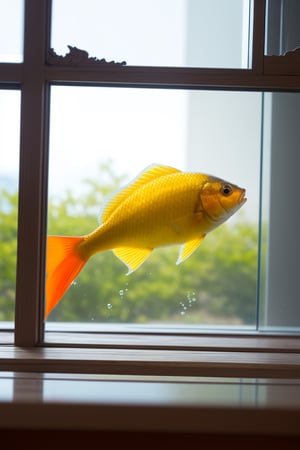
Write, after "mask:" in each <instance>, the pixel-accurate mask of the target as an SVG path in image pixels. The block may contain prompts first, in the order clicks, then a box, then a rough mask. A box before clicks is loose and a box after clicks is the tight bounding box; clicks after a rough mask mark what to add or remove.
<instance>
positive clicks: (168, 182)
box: [46, 165, 246, 317]
mask: <svg viewBox="0 0 300 450" xmlns="http://www.w3.org/2000/svg"><path fill="white" fill-rule="evenodd" d="M245 202H246V198H245V189H242V188H239V187H237V186H235V185H233V184H231V183H228V182H226V181H223V180H221V179H219V178H216V177H213V176H210V175H205V174H200V173H184V172H181V171H180V170H177V169H174V168H172V167H167V166H161V165H155V166H151V167H149V168H147V169H146V170H145V171H144V172H143V173H142V174H141V175H140V176H139V177H138V178H136V179H135V180H134V181H133V182H132V183H130V184H129V185H128V186H127V187H125V188H124V189H123V190H121V191H119V192H118V193H117V194H116V195H115V196H114V197H112V199H111V200H110V201H109V202H108V203H107V205H106V206H105V208H104V210H103V214H102V218H101V219H102V223H101V224H100V225H99V227H98V228H96V229H95V230H94V231H93V232H92V233H90V234H87V235H85V236H81V237H64V236H48V240H47V263H46V317H47V316H48V314H49V313H50V312H51V311H52V309H53V308H54V307H55V305H56V304H57V303H58V302H59V301H60V299H61V298H62V296H63V295H64V293H65V292H66V290H67V289H68V287H69V286H70V285H71V283H72V282H73V280H74V279H75V278H76V276H77V275H78V273H79V272H80V270H81V269H82V268H83V266H84V265H85V263H86V262H87V261H88V259H89V258H90V257H91V256H92V255H93V254H94V253H97V252H103V251H106V250H113V252H114V253H115V255H116V256H117V257H118V258H119V259H120V260H121V261H123V263H125V264H126V265H127V267H128V269H129V271H128V273H132V272H133V271H134V270H136V269H137V268H138V267H139V266H140V265H141V264H143V262H144V261H145V260H146V258H147V257H148V256H149V255H150V253H151V252H152V250H153V249H154V248H156V247H162V246H166V245H173V244H182V246H181V249H180V252H179V257H178V260H177V264H179V263H181V262H182V261H184V260H185V259H186V258H188V257H189V256H190V255H191V254H192V253H193V252H194V250H196V248H197V247H198V245H200V243H201V242H202V241H203V239H204V237H205V236H206V234H207V233H208V232H210V231H212V230H213V229H214V228H216V227H217V226H218V225H220V224H221V223H223V222H225V220H227V219H228V218H229V217H230V216H231V215H232V214H234V213H235V212H236V211H237V210H238V209H239V208H240V207H241V206H242V205H243V204H244V203H245Z"/></svg>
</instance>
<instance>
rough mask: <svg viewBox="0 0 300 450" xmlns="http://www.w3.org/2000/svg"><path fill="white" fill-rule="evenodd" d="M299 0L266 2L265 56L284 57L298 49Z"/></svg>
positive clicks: (299, 41)
mask: <svg viewBox="0 0 300 450" xmlns="http://www.w3.org/2000/svg"><path fill="white" fill-rule="evenodd" d="M299 23H300V2H299V0H287V1H278V0H268V3H267V10H266V48H265V53H266V55H270V56H271V55H284V54H285V53H287V52H289V51H292V50H295V49H296V48H298V47H300V28H299Z"/></svg>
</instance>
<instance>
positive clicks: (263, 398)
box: [0, 372, 300, 436]
mask: <svg viewBox="0 0 300 450" xmlns="http://www.w3.org/2000/svg"><path fill="white" fill-rule="evenodd" d="M299 387H300V382H299V381H297V380H284V379H281V380H270V379H228V378H227V379H225V378H204V377H198V378H192V379H187V378H181V377H167V378H166V377H136V376H135V377H133V376H110V375H83V374H80V375H79V374H78V375H75V374H72V375H67V374H62V373H60V374H49V373H42V374H36V373H35V374H33V373H31V374H28V373H20V372H19V373H12V372H10V373H6V372H3V373H0V429H3V428H5V429H19V428H20V429H36V430H37V429H42V430H45V429H46V430H47V429H48V430H49V429H51V430H60V429H64V430H75V429H76V430H106V431H107V430H110V431H112V430H114V431H135V432H136V431H143V432H145V431H151V432H176V433H179V432H181V433H227V434H228V433H233V434H245V433H246V434H267V435H268V434H269V435H289V436H297V435H298V436H299V435H300V429H299V418H300V394H299V393H300V390H299Z"/></svg>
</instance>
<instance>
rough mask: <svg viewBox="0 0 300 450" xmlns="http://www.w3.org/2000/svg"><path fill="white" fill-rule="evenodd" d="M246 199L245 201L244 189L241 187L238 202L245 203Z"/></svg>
mask: <svg viewBox="0 0 300 450" xmlns="http://www.w3.org/2000/svg"><path fill="white" fill-rule="evenodd" d="M246 201H247V197H246V190H245V189H243V191H242V193H241V195H240V198H239V204H240V205H242V204H244V203H246Z"/></svg>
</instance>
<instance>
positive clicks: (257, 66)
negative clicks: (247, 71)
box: [252, 0, 266, 75]
mask: <svg viewBox="0 0 300 450" xmlns="http://www.w3.org/2000/svg"><path fill="white" fill-rule="evenodd" d="M265 11H266V0H254V9H253V39H252V41H253V42H252V71H253V72H254V73H255V74H259V75H262V74H263V67H264V46H265Z"/></svg>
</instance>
